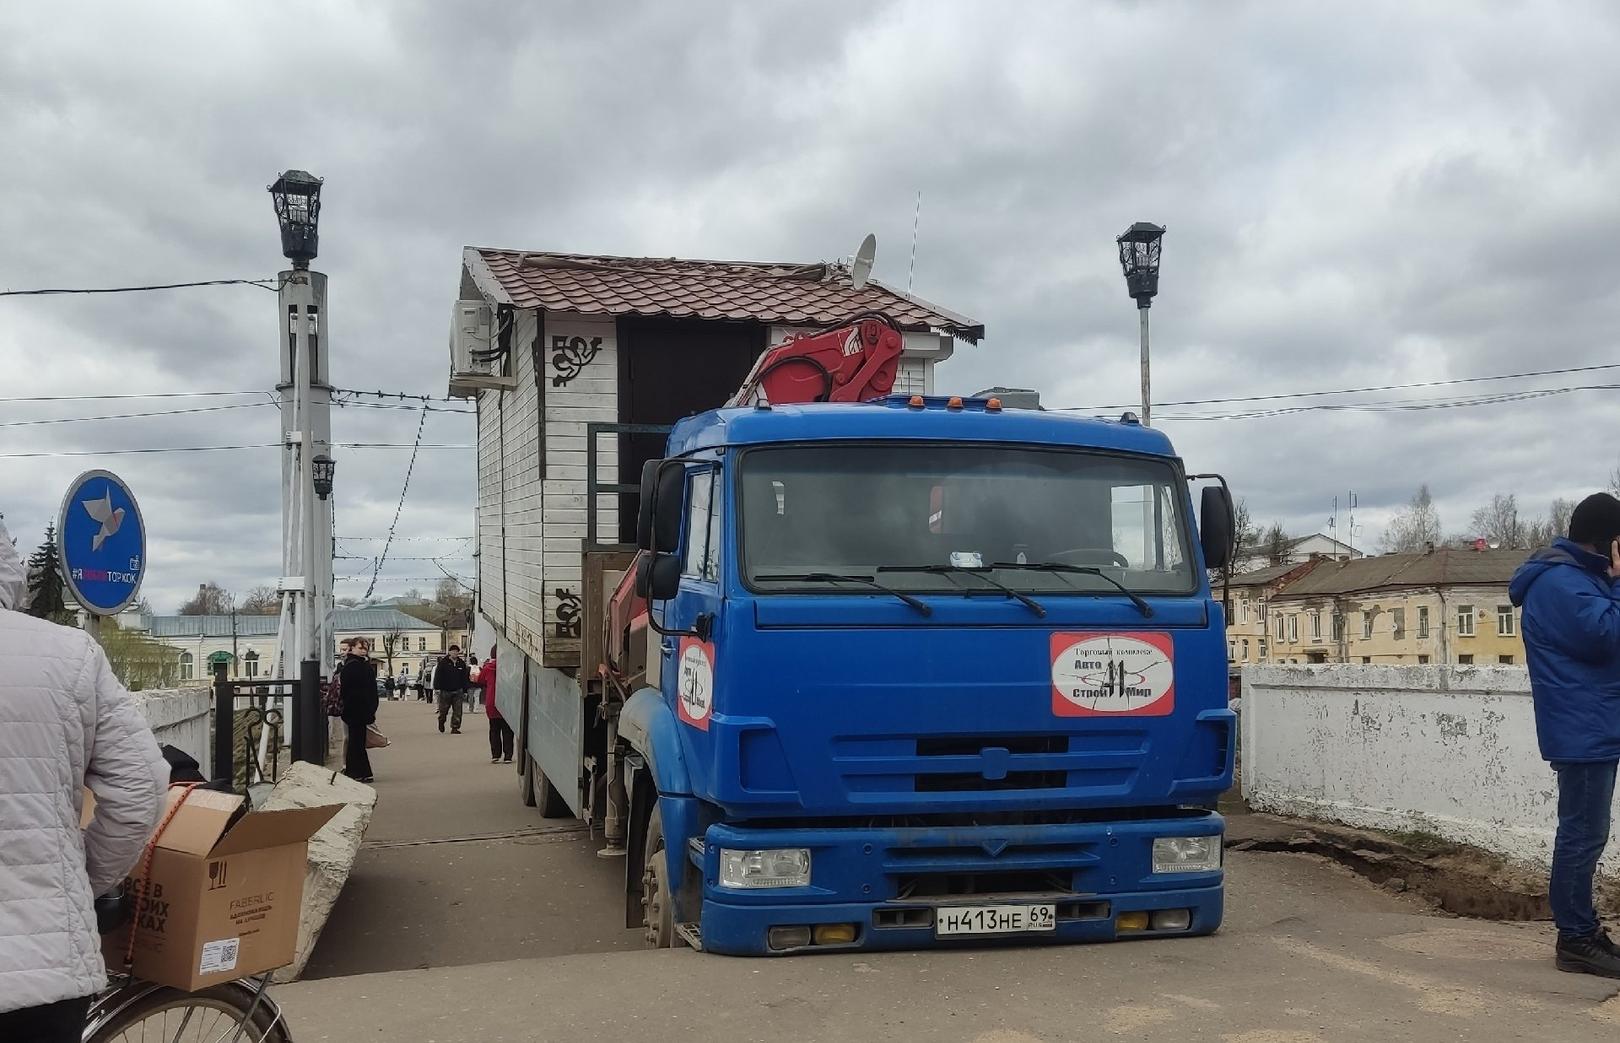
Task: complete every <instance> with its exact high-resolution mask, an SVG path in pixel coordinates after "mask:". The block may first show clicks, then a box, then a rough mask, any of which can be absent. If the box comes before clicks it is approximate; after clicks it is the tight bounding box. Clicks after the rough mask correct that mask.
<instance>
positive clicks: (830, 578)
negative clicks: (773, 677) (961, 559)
mask: <svg viewBox="0 0 1620 1043" xmlns="http://www.w3.org/2000/svg"><path fill="white" fill-rule="evenodd" d="M754 579H755V580H764V579H779V580H782V581H783V582H786V583H862V584H865V585H866V586H868V587H871V588H872V589H873V590H881V591H883V593H885V594H893V595H894V596H895V597H897V598H899V599H900V600H901V601H904V602H905V603H906V604H908V605H910V606H911V607H912V608H914V609H916V610H917V611H918V612H921V613H922V614H923V615H925V616H931V615H933V614H934V610H933V609H932V608H930V607H929V606H928V604H927V602H924V601H920V600H918V599H917V598H914V597H912V596H911V595H910V594H905V593H902V592H900V591H898V590H895V589H894V588H893V587H886V586H884V585H883V584H882V583H879V582H878V581H877V580H875V579H873V578H872V577H871V576H857V575H853V574H848V573H842V572H773V573H768V574H766V575H763V576H755V577H754Z"/></svg>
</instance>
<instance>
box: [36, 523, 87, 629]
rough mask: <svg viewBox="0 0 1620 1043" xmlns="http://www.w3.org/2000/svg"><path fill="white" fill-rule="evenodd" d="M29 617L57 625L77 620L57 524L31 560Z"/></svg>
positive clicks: (47, 530) (50, 530) (47, 533)
mask: <svg viewBox="0 0 1620 1043" xmlns="http://www.w3.org/2000/svg"><path fill="white" fill-rule="evenodd" d="M28 614H29V615H31V616H36V617H38V618H39V619H48V620H50V621H51V622H53V623H66V624H72V623H73V622H74V621H75V620H76V618H77V615H76V613H75V612H74V611H73V610H72V609H71V608H69V607H68V604H67V584H66V583H64V582H63V580H62V559H61V558H60V557H59V556H58V555H57V553H56V527H55V526H54V525H53V526H51V527H49V528H47V529H46V530H45V542H44V543H41V544H40V545H39V549H38V550H36V551H34V553H33V554H31V555H30V556H29V558H28Z"/></svg>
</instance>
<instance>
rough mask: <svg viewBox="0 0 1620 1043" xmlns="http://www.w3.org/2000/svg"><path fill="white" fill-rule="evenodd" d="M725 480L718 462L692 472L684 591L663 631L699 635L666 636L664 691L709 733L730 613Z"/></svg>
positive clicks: (686, 718) (684, 716)
mask: <svg viewBox="0 0 1620 1043" xmlns="http://www.w3.org/2000/svg"><path fill="white" fill-rule="evenodd" d="M723 482H724V479H723V476H722V473H721V471H720V468H719V466H718V465H717V464H706V465H699V466H694V467H691V468H688V470H687V476H686V501H685V515H686V518H685V523H684V525H683V526H682V529H683V531H682V536H681V539H682V543H681V555H682V559H681V587H680V593H678V594H677V595H676V596H675V597H674V598H672V599H671V600H670V601H669V602H668V603H667V606H666V608H665V618H664V627H665V628H666V629H668V630H682V631H697V633H696V634H695V635H694V634H687V635H685V636H681V637H675V636H665V637H663V638H661V641H662V654H663V660H664V664H663V665H664V671H663V677H664V678H665V682H664V685H663V690H664V692H665V693H666V694H667V695H671V696H673V698H674V700H675V712H676V716H677V717H678V718H679V719H680V721H681V723H683V724H686V725H689V726H690V727H692V728H696V729H697V730H699V731H705V732H706V731H708V730H709V720H710V718H711V716H712V714H713V712H714V687H715V685H714V678H715V658H716V656H717V654H718V652H719V649H718V648H717V647H716V644H715V639H716V635H717V634H719V633H720V630H721V628H720V622H721V616H722V613H723V612H724V611H725V602H724V599H723V598H722V596H721V586H720V570H721V563H722V561H723V559H724V555H723V554H722V553H721V549H722V547H723V546H724V544H723V542H722V539H723V515H724V510H723V499H724V497H723V489H724V484H723Z"/></svg>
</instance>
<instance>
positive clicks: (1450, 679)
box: [1242, 665, 1620, 872]
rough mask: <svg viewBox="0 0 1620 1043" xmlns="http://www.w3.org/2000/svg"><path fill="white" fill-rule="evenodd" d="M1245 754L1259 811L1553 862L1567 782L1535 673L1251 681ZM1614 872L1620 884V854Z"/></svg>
mask: <svg viewBox="0 0 1620 1043" xmlns="http://www.w3.org/2000/svg"><path fill="white" fill-rule="evenodd" d="M1242 743H1243V746H1242V757H1243V772H1242V777H1243V795H1244V797H1245V798H1247V799H1248V801H1249V803H1250V805H1251V806H1252V807H1254V808H1255V810H1257V811H1272V812H1277V813H1280V814H1285V815H1300V816H1306V817H1314V818H1322V819H1328V820H1331V821H1335V822H1342V823H1345V824H1346V825H1351V826H1364V827H1372V828H1376V829H1386V830H1421V831H1425V832H1429V833H1434V834H1438V835H1440V836H1443V837H1446V838H1449V839H1451V840H1456V841H1461V842H1464V843H1468V844H1473V845H1476V846H1478V847H1481V848H1485V849H1487V850H1490V851H1495V852H1498V853H1500V854H1502V855H1504V856H1506V857H1508V858H1510V859H1512V860H1514V861H1517V862H1521V863H1527V864H1534V865H1541V866H1545V865H1547V864H1548V863H1549V861H1550V859H1551V853H1552V841H1553V834H1554V831H1555V829H1556V827H1557V823H1558V790H1557V778H1556V776H1555V775H1554V773H1553V771H1552V769H1551V768H1550V767H1548V765H1547V763H1546V762H1545V761H1543V760H1542V759H1541V754H1540V752H1539V750H1538V748H1537V745H1536V726H1535V718H1534V716H1533V709H1532V705H1531V699H1530V680H1529V676H1528V672H1527V671H1526V670H1525V669H1524V668H1522V667H1467V666H1450V667H1446V666H1361V665H1326V666H1258V667H1245V668H1244V670H1243V703H1242ZM1616 820H1617V821H1620V808H1617V809H1616ZM1604 864H1605V868H1606V869H1607V870H1608V871H1610V872H1616V871H1620V842H1612V843H1611V844H1610V846H1609V849H1608V851H1607V853H1606V854H1605V860H1604Z"/></svg>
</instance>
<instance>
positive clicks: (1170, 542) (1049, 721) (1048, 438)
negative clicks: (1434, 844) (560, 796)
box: [617, 395, 1235, 954]
mask: <svg viewBox="0 0 1620 1043" xmlns="http://www.w3.org/2000/svg"><path fill="white" fill-rule="evenodd" d="M642 487H643V494H642V496H641V518H640V524H639V525H638V526H637V530H638V531H637V542H638V544H639V546H640V548H641V551H642V553H641V555H640V558H639V562H638V566H637V573H636V577H635V585H636V589H637V591H638V593H639V594H640V595H641V596H643V597H645V598H646V599H647V602H648V613H647V617H648V618H647V622H648V625H649V627H650V631H651V632H650V634H649V642H650V643H649V646H648V650H647V653H646V658H647V662H646V680H645V683H644V684H643V685H642V686H640V687H639V688H637V689H636V690H635V691H633V693H632V694H630V696H629V698H628V699H627V700H626V701H625V702H624V704H623V707H622V711H621V712H620V714H619V718H618V720H617V735H618V737H619V738H620V739H621V740H623V743H624V748H625V749H626V751H627V755H628V761H629V763H628V771H627V772H626V778H627V788H628V804H629V808H630V813H629V814H630V820H631V828H630V830H629V837H630V840H629V847H630V850H629V852H628V855H629V861H630V867H629V870H628V873H627V878H628V879H629V880H630V881H631V891H632V893H633V896H634V897H637V898H639V900H640V902H641V904H642V907H643V909H644V910H645V913H646V922H647V930H648V935H649V938H650V939H651V940H652V941H653V942H654V943H655V944H660V945H665V944H674V943H676V942H677V941H678V940H680V939H684V940H685V941H687V942H688V943H691V944H694V945H696V946H699V947H701V948H703V949H705V950H708V951H714V952H722V953H734V954H782V953H792V952H802V951H819V950H825V949H891V948H918V947H927V946H935V945H942V944H953V943H959V942H962V941H981V942H982V941H983V940H985V939H986V938H990V939H1013V940H1018V941H1023V942H1029V941H1041V940H1047V941H1102V940H1113V939H1117V938H1127V937H1157V936H1177V935H1181V936H1185V935H1199V934H1208V933H1210V932H1213V931H1215V930H1216V929H1217V928H1218V927H1219V925H1220V922H1221V916H1222V880H1223V877H1222V867H1221V839H1222V833H1223V822H1222V819H1221V817H1220V816H1219V815H1218V814H1217V813H1215V812H1214V811H1213V810H1210V809H1211V808H1212V807H1213V805H1214V804H1215V802H1216V800H1217V799H1218V797H1219V795H1220V794H1221V793H1222V792H1223V791H1225V790H1226V789H1227V788H1228V787H1229V786H1230V784H1231V780H1232V771H1233V756H1234V746H1235V741H1234V722H1235V719H1234V715H1233V714H1232V713H1231V711H1230V710H1228V709H1227V688H1226V643H1225V636H1224V623H1223V620H1222V614H1221V611H1220V606H1219V604H1218V603H1217V602H1216V601H1215V600H1214V598H1213V597H1212V595H1211V591H1210V587H1209V582H1208V578H1207V577H1208V571H1207V570H1208V569H1209V568H1215V567H1219V566H1220V565H1221V564H1224V562H1225V558H1226V555H1227V554H1228V553H1229V551H1230V541H1231V501H1230V497H1229V495H1228V494H1227V493H1226V492H1225V490H1224V487H1220V486H1212V487H1208V488H1205V489H1204V490H1203V493H1202V497H1201V510H1200V511H1199V518H1198V520H1197V522H1196V523H1195V519H1194V508H1193V497H1192V495H1191V491H1190V489H1189V485H1188V476H1187V475H1186V473H1185V471H1184V469H1183V467H1182V464H1181V461H1180V460H1179V459H1178V458H1177V457H1176V455H1175V451H1174V450H1173V448H1172V446H1171V444H1170V441H1169V440H1168V439H1167V438H1166V437H1165V436H1164V435H1163V434H1162V433H1160V432H1157V431H1154V430H1150V429H1147V428H1144V427H1142V426H1141V425H1140V424H1139V423H1136V422H1135V420H1134V418H1131V417H1129V416H1127V417H1125V418H1122V419H1121V420H1120V421H1117V422H1115V421H1103V420H1094V419H1086V418H1081V417H1077V416H1072V415H1066V414H1060V413H1048V412H1041V411H1034V410H1019V409H1006V408H1002V406H1001V403H999V402H998V401H996V400H994V399H989V400H982V399H981V400H974V399H969V400H965V401H964V400H962V399H954V398H953V399H944V398H932V397H923V396H916V395H912V396H906V395H892V396H889V397H887V398H883V399H879V400H876V401H871V402H864V403H851V404H837V403H810V404H802V405H799V404H794V405H771V404H768V403H763V402H762V403H759V404H757V405H752V406H745V407H740V408H726V409H719V410H712V411H710V412H707V413H703V414H700V415H698V416H694V417H691V418H688V419H686V420H683V421H681V422H680V423H678V424H677V425H676V426H675V427H674V429H673V431H672V433H671V434H670V436H669V442H668V449H667V453H666V455H665V456H664V458H663V459H661V460H657V461H653V462H652V463H650V464H649V465H648V467H647V471H646V476H645V478H644V480H643V486H642ZM638 874H639V888H638V887H637V886H636V884H637V882H638V881H637V879H636V878H637V875H638ZM636 892H639V893H636Z"/></svg>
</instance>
